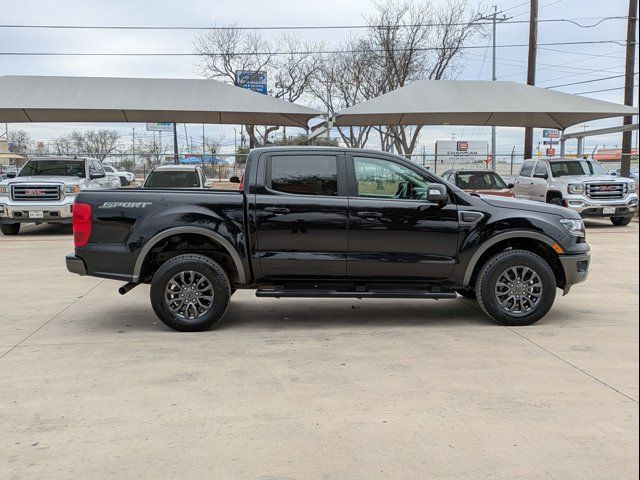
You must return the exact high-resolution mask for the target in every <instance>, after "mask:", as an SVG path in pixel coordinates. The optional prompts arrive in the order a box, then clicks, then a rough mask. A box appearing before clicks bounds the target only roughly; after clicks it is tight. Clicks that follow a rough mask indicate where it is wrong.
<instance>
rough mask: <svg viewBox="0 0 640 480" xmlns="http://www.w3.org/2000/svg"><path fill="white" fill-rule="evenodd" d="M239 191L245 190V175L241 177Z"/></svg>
mask: <svg viewBox="0 0 640 480" xmlns="http://www.w3.org/2000/svg"><path fill="white" fill-rule="evenodd" d="M238 190H244V175H242V176H241V177H240V183H239V184H238Z"/></svg>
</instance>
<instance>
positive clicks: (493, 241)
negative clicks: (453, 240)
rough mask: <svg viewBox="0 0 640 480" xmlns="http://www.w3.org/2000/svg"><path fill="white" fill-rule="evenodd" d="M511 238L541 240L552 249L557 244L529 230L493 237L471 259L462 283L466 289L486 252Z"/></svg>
mask: <svg viewBox="0 0 640 480" xmlns="http://www.w3.org/2000/svg"><path fill="white" fill-rule="evenodd" d="M511 238H529V239H532V240H539V241H541V242H543V243H545V244H547V245H549V246H550V247H551V246H552V245H553V244H554V243H556V242H555V240H553V239H552V238H550V237H547V236H546V235H543V234H541V233H538V232H530V231H527V230H517V231H515V232H504V233H500V234H498V235H496V236H494V237H491V238H490V239H489V240H487V241H486V242H484V243H483V244H482V245H480V247H479V248H478V250H476V252H475V253H474V254H473V256H472V257H471V260H470V261H469V265H467V269H466V270H465V273H464V279H463V281H462V284H463V286H465V287H468V286H469V283H470V282H471V276H472V275H473V270H474V269H475V268H476V265H477V263H478V261H479V260H480V257H481V256H482V255H483V254H484V252H486V251H487V250H489V248H491V247H492V246H493V245H495V244H496V243H499V242H501V241H503V240H508V239H511Z"/></svg>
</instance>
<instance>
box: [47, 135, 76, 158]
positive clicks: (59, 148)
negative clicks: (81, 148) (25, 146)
mask: <svg viewBox="0 0 640 480" xmlns="http://www.w3.org/2000/svg"><path fill="white" fill-rule="evenodd" d="M48 150H49V152H50V153H53V154H54V155H69V154H70V153H74V147H73V142H72V141H71V138H70V137H69V136H68V135H62V136H60V137H56V138H52V139H51V140H50V141H49V145H48Z"/></svg>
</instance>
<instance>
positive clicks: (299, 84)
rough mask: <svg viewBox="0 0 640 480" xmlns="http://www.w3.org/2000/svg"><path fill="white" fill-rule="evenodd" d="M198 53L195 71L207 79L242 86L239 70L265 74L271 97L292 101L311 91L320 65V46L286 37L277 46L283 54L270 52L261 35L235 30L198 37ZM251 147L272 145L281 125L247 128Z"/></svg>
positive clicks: (213, 31) (196, 48) (223, 29)
mask: <svg viewBox="0 0 640 480" xmlns="http://www.w3.org/2000/svg"><path fill="white" fill-rule="evenodd" d="M194 47H195V51H196V53H198V54H199V55H200V57H199V60H198V62H197V63H196V72H197V73H199V74H200V75H202V76H204V77H206V78H214V79H217V80H222V81H226V82H228V83H232V84H234V85H238V86H240V87H242V86H243V85H242V81H243V80H242V79H241V78H240V77H239V76H238V72H240V71H243V70H244V71H266V72H267V81H268V82H269V84H268V91H269V94H270V95H273V96H274V97H276V98H281V99H283V100H287V101H290V102H295V101H297V100H299V99H300V98H301V97H302V96H303V95H304V94H305V93H307V92H308V91H309V84H310V82H311V79H312V77H313V75H314V73H315V71H316V70H317V68H318V66H319V57H318V55H317V54H315V52H316V51H317V50H318V49H320V48H321V47H320V46H319V45H316V44H314V43H310V42H306V41H304V40H302V39H300V38H299V37H296V36H290V35H283V36H282V37H281V38H280V39H279V40H278V41H277V44H276V50H277V51H278V52H279V53H280V54H282V55H279V56H275V55H273V54H272V53H271V51H270V50H271V48H272V46H271V44H270V43H269V42H268V41H267V40H265V39H264V38H263V37H261V36H260V35H259V34H258V33H255V32H250V31H246V30H238V29H235V28H233V26H232V27H229V28H222V29H216V30H210V31H208V32H206V33H204V34H201V35H199V36H197V37H196V40H195V42H194ZM245 129H246V131H247V135H248V136H249V141H250V144H251V145H252V146H257V145H265V144H269V143H272V141H271V134H272V133H274V132H276V131H278V130H279V129H280V126H265V127H258V126H256V125H246V126H245Z"/></svg>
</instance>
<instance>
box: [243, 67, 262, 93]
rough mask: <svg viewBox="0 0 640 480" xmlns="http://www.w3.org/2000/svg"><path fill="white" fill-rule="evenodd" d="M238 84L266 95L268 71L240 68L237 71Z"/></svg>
mask: <svg viewBox="0 0 640 480" xmlns="http://www.w3.org/2000/svg"><path fill="white" fill-rule="evenodd" d="M236 86H238V87H240V88H244V89H246V90H251V91H253V92H258V93H262V94H264V95H266V94H267V72H263V71H256V70H238V71H236Z"/></svg>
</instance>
